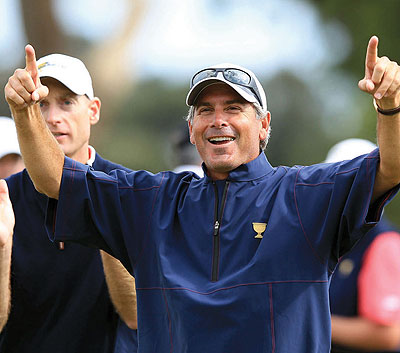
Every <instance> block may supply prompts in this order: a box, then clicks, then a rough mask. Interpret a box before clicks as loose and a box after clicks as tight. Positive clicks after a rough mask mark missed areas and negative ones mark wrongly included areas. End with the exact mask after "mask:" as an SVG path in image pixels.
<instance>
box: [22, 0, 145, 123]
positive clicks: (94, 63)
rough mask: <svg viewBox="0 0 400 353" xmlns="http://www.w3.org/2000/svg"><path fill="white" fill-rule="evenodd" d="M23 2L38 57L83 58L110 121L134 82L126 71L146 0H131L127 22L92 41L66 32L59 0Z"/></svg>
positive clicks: (25, 20) (30, 34) (27, 23)
mask: <svg viewBox="0 0 400 353" xmlns="http://www.w3.org/2000/svg"><path fill="white" fill-rule="evenodd" d="M20 2H21V9H22V15H23V23H24V26H25V33H26V36H27V38H28V42H29V43H31V44H32V45H33V46H34V47H35V49H36V55H37V57H41V56H43V55H47V54H50V53H63V54H67V55H72V56H76V57H79V58H80V59H81V60H82V61H83V62H84V63H85V64H86V66H87V67H88V69H89V71H90V73H91V75H92V78H93V83H94V88H95V93H96V95H97V96H99V97H100V98H101V100H102V102H103V105H102V119H103V120H104V123H105V124H106V122H107V121H108V119H109V117H111V116H112V115H113V112H114V111H115V107H116V105H118V104H119V99H120V97H121V92H126V91H128V90H129V89H131V88H132V87H133V84H134V83H133V82H132V75H127V72H126V68H127V67H129V66H131V65H130V64H129V63H128V60H127V55H126V52H127V47H128V46H129V45H130V44H131V42H132V38H133V37H134V36H135V34H136V30H137V28H138V26H139V24H140V22H141V19H142V17H143V16H144V14H145V9H146V0H135V1H127V4H128V11H127V16H126V17H125V22H123V23H121V24H120V27H119V29H118V30H116V31H113V32H112V35H110V36H109V37H108V38H106V39H105V40H103V41H98V42H88V41H86V40H84V39H83V38H81V37H79V38H76V37H71V36H69V35H68V34H67V33H65V32H64V31H63V30H62V28H61V26H60V24H59V22H58V20H57V18H56V16H55V11H54V10H55V6H54V2H55V0H36V1H29V0H20ZM22 64H23V63H22ZM130 71H134V70H130Z"/></svg>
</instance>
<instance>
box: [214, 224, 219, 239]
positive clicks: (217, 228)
mask: <svg viewBox="0 0 400 353" xmlns="http://www.w3.org/2000/svg"><path fill="white" fill-rule="evenodd" d="M218 232H219V222H218V220H216V221H215V223H214V236H215V237H216V236H217V235H218Z"/></svg>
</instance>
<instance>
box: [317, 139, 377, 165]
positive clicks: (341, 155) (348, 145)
mask: <svg viewBox="0 0 400 353" xmlns="http://www.w3.org/2000/svg"><path fill="white" fill-rule="evenodd" d="M376 148H377V146H376V145H375V144H374V143H372V142H371V141H369V140H364V139H359V138H350V139H346V140H343V141H340V142H338V143H337V144H336V145H333V146H332V147H331V149H330V150H329V152H328V154H327V156H326V159H325V161H324V162H325V163H333V162H339V161H344V160H348V159H353V158H356V157H358V156H361V155H363V154H367V153H370V152H372V151H373V150H374V149H376Z"/></svg>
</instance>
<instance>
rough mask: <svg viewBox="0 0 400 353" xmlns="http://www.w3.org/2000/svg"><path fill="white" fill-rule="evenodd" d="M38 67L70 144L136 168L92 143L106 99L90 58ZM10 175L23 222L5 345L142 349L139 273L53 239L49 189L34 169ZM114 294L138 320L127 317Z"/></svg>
mask: <svg viewBox="0 0 400 353" xmlns="http://www.w3.org/2000/svg"><path fill="white" fill-rule="evenodd" d="M35 65H36V64H35ZM35 70H36V75H35V77H34V80H35V81H39V80H40V81H41V82H42V83H43V84H45V85H46V91H47V93H48V94H47V95H46V97H44V98H43V99H42V100H41V102H40V104H38V109H39V110H40V112H41V116H43V123H44V124H45V125H46V126H47V128H48V131H49V134H51V135H52V139H53V140H54V142H55V141H57V142H58V144H57V143H56V144H57V145H58V146H60V147H61V149H62V151H63V152H64V153H65V154H66V155H67V156H69V157H70V158H72V159H73V160H75V161H78V162H80V163H84V164H85V165H88V166H90V167H91V168H92V169H93V170H101V171H103V172H106V173H108V172H110V171H111V170H113V169H116V168H118V169H121V168H122V169H124V170H126V171H129V170H128V169H126V168H124V167H122V166H120V165H117V164H114V163H112V162H110V161H107V160H105V159H103V158H102V157H101V156H100V155H99V154H98V153H96V151H95V150H94V148H93V147H92V146H90V145H89V138H90V131H91V127H92V125H94V124H96V123H97V122H98V121H99V118H100V106H101V103H100V99H99V98H97V97H95V95H94V92H93V87H92V80H91V77H90V74H89V72H88V70H87V69H86V67H85V65H84V63H83V62H82V61H80V60H79V59H77V58H73V57H70V56H67V55H62V54H51V55H47V56H45V57H43V58H41V59H39V60H38V62H37V66H36V68H35ZM24 74H28V73H27V71H25V70H21V69H17V70H16V71H15V73H14V74H13V75H12V76H11V77H10V79H9V84H10V85H11V86H13V85H15V84H16V83H17V82H19V79H20V77H21V75H24ZM47 128H46V129H47ZM42 143H43V146H44V147H45V146H47V143H46V141H44V140H43V141H42ZM6 181H7V184H8V188H9V194H10V198H11V201H12V204H13V208H14V213H15V218H16V223H15V228H14V237H13V250H12V262H11V266H12V271H11V273H12V275H11V289H12V290H11V311H10V315H9V318H8V322H7V324H6V326H5V327H4V329H3V331H2V332H1V334H0V352H7V353H12V352H18V353H22V352H24V353H28V352H32V353H34V352H35V353H36V352H41V353H50V352H51V353H53V352H57V353H63V352H65V353H70V352H76V353H80V352H100V353H101V352H104V353H113V352H118V353H120V352H121V353H122V352H125V350H124V349H125V348H124V347H128V348H129V350H130V352H136V349H137V343H136V341H135V337H136V336H135V335H136V330H133V329H135V328H136V325H137V324H136V296H135V290H134V279H133V277H132V276H130V275H129V274H128V272H127V271H126V270H125V269H124V268H123V267H122V265H121V264H120V263H119V261H118V260H116V259H114V258H112V257H111V256H109V255H107V254H103V256H104V262H103V263H102V258H101V255H100V252H99V251H98V250H97V249H90V248H87V247H83V246H81V245H79V244H64V242H56V243H52V242H50V241H49V239H48V236H47V233H46V229H45V226H44V224H45V210H46V204H47V202H48V199H47V197H45V196H44V195H42V194H39V193H38V192H37V191H36V190H35V188H34V186H33V184H32V181H31V180H30V178H29V175H28V173H27V171H26V170H25V171H23V172H21V173H18V174H15V175H12V176H11V177H9V178H7V179H6ZM103 265H104V271H103ZM105 274H106V277H107V278H105ZM106 280H107V284H108V286H109V288H107V284H106ZM108 289H109V290H108ZM111 299H112V300H111ZM112 301H113V302H114V304H115V307H116V309H117V311H118V312H120V313H121V317H122V318H123V319H124V321H125V322H126V324H127V325H129V327H130V328H128V327H127V326H126V325H125V323H123V322H122V320H120V319H119V316H118V315H117V313H116V310H115V309H114V306H113V304H112ZM128 340H129V342H128Z"/></svg>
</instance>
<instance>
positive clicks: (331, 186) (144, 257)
mask: <svg viewBox="0 0 400 353" xmlns="http://www.w3.org/2000/svg"><path fill="white" fill-rule="evenodd" d="M378 159H379V155H378V151H377V150H375V151H374V152H372V153H371V154H370V155H368V156H363V157H359V158H357V159H355V160H352V161H346V162H342V163H336V164H320V165H315V166H310V167H293V168H287V167H278V168H273V167H272V166H271V165H270V164H269V163H268V161H267V159H266V157H265V155H264V154H263V153H262V154H260V156H259V157H258V158H256V159H255V160H253V161H251V162H249V163H247V164H245V165H241V166H239V167H238V168H237V169H235V170H233V171H232V172H231V173H230V174H229V177H228V178H227V180H221V181H216V182H214V181H212V180H211V179H209V178H208V177H207V176H206V177H204V178H199V177H198V176H197V175H195V174H193V173H191V172H183V173H178V174H176V173H173V172H163V173H159V174H156V175H153V174H151V173H148V172H145V171H137V172H131V173H126V172H124V171H118V170H116V171H114V172H112V173H110V175H106V174H104V173H99V172H95V171H91V170H89V169H88V168H87V166H84V165H82V164H79V163H77V162H75V161H73V160H70V159H68V158H66V159H65V165H64V171H63V179H62V185H61V189H60V197H59V201H58V202H56V201H55V200H52V202H51V203H50V204H49V209H48V214H47V216H48V218H47V226H48V231H49V233H51V234H53V236H54V237H55V239H56V240H74V241H77V242H80V243H82V244H86V245H92V246H98V247H101V248H103V249H106V250H107V251H109V252H110V253H111V254H113V255H114V256H116V257H117V258H118V259H120V260H121V262H122V263H123V264H124V265H125V266H126V267H127V269H128V270H129V271H130V272H131V273H133V274H134V275H135V278H136V286H137V289H136V290H137V296H138V327H139V329H138V340H139V352H141V353H155V352H160V353H164V352H174V353H183V352H185V353H186V352H190V353H204V352H216V353H222V352H240V353H248V352H252V353H261V352H263V353H265V352H274V353H278V352H279V353H287V352H304V353H317V352H318V353H320V352H328V351H329V348H330V331H331V329H330V312H329V298H328V286H329V280H330V276H331V273H332V271H333V269H334V267H335V265H336V263H337V259H338V257H339V256H340V255H341V254H342V253H343V252H344V251H347V250H348V249H349V248H350V247H351V246H352V245H353V244H354V242H356V241H357V240H358V239H359V238H360V237H361V236H362V235H363V234H364V233H365V232H366V231H368V230H369V229H371V227H372V226H374V225H375V224H376V221H377V220H378V219H379V217H380V215H381V211H382V207H383V205H384V204H385V203H386V202H387V201H388V200H390V199H391V197H392V196H393V195H394V193H395V192H396V191H397V189H396V190H392V191H391V192H388V193H387V194H386V195H385V196H384V197H382V198H381V199H380V200H378V202H376V203H375V205H374V206H373V207H369V205H370V199H371V195H372V190H373V184H374V178H375V172H376V166H377V163H378ZM78 229H80V230H82V231H80V232H79V234H78V232H77V230H78Z"/></svg>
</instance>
